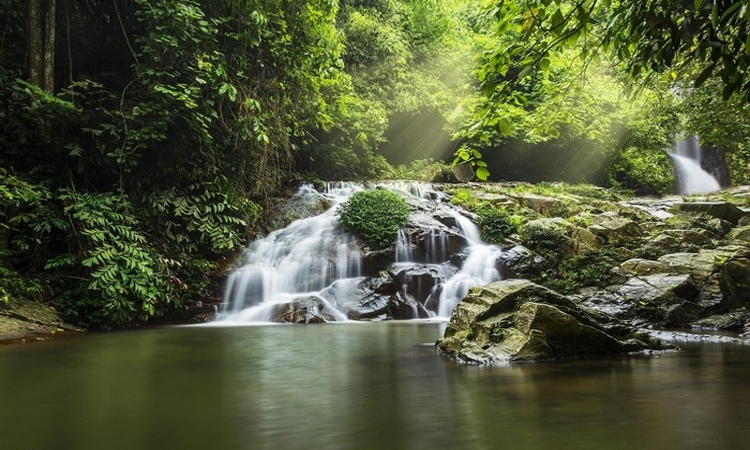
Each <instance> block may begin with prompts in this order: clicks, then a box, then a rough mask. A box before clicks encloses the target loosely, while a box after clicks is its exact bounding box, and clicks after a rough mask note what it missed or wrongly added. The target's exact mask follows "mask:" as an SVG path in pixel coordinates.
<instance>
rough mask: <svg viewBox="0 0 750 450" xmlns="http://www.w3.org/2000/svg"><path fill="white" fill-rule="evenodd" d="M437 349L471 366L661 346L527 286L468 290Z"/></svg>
mask: <svg viewBox="0 0 750 450" xmlns="http://www.w3.org/2000/svg"><path fill="white" fill-rule="evenodd" d="M437 348H438V349H439V350H440V351H442V352H444V353H446V354H448V355H450V356H452V357H453V358H455V359H457V360H459V361H462V362H465V363H471V364H486V363H491V362H495V361H509V362H514V361H540V360H552V359H561V358H574V357H593V356H607V355H614V354H622V353H625V352H631V351H640V350H644V349H661V348H663V346H662V343H661V342H660V341H659V340H657V339H653V338H651V337H650V336H648V335H646V334H644V333H641V332H639V331H637V330H636V329H634V328H632V327H629V326H627V325H626V324H624V323H622V322H620V321H617V320H616V319H614V318H612V317H609V316H606V315H604V314H601V313H598V312H593V311H587V310H584V309H583V308H581V307H579V306H577V305H576V304H575V303H573V302H572V301H571V300H570V299H569V298H567V297H564V296H562V295H560V294H558V293H556V292H554V291H551V290H549V289H547V288H544V287H542V286H539V285H536V284H534V283H532V282H530V281H528V280H504V281H499V282H496V283H492V284H490V285H487V286H482V287H477V288H473V289H472V290H471V291H470V292H469V295H468V296H467V297H466V298H465V299H464V300H463V302H461V303H459V304H458V306H457V307H456V308H455V309H454V311H453V313H452V314H451V319H450V322H449V323H448V326H447V327H446V331H445V335H444V338H443V339H442V340H440V341H438V343H437Z"/></svg>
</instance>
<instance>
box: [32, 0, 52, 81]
mask: <svg viewBox="0 0 750 450" xmlns="http://www.w3.org/2000/svg"><path fill="white" fill-rule="evenodd" d="M56 9H57V3H56V0H28V12H29V15H28V17H29V20H28V22H29V78H30V80H31V82H32V83H34V84H35V85H37V86H39V87H41V88H44V90H45V91H47V92H49V93H52V92H54V90H55V42H56V39H55V37H56V20H57V15H56Z"/></svg>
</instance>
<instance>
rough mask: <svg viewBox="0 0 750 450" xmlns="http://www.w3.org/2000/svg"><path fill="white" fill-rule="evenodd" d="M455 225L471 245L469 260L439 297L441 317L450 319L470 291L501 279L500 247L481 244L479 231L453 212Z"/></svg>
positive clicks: (439, 313) (449, 281)
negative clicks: (498, 267)
mask: <svg viewBox="0 0 750 450" xmlns="http://www.w3.org/2000/svg"><path fill="white" fill-rule="evenodd" d="M453 214H454V217H455V219H456V224H457V226H458V228H459V229H460V230H461V233H462V234H463V235H464V236H466V238H467V239H468V241H469V244H470V245H469V247H468V249H467V253H468V256H467V258H466V260H465V261H464V263H463V265H462V266H461V269H460V270H459V271H458V273H456V274H455V275H454V276H453V277H451V278H450V279H449V280H448V281H447V282H446V283H445V285H444V286H443V290H442V292H441V294H440V301H439V303H438V304H439V308H438V316H439V317H446V318H447V317H449V316H450V314H451V312H452V311H453V308H455V307H456V305H457V304H458V302H460V301H461V300H463V298H464V297H466V294H468V292H469V289H471V288H472V287H474V286H480V285H483V284H489V283H492V282H493V281H498V280H499V279H500V273H499V272H498V270H497V260H498V257H499V256H500V253H501V250H500V248H498V247H497V246H494V245H489V244H487V243H485V242H484V241H482V238H481V234H480V232H479V228H477V226H476V225H474V223H472V222H471V221H470V220H469V219H467V218H466V217H464V216H463V215H461V214H459V213H458V212H455V211H454V212H453Z"/></svg>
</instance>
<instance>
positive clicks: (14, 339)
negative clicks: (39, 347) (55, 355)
mask: <svg viewBox="0 0 750 450" xmlns="http://www.w3.org/2000/svg"><path fill="white" fill-rule="evenodd" d="M85 332H86V330H85V329H83V328H80V327H76V326H74V325H70V324H68V323H65V322H64V321H63V320H62V319H60V317H59V316H58V314H57V312H56V311H55V309H54V308H52V307H51V306H49V305H44V304H42V303H39V302H35V301H28V300H10V301H9V302H8V303H7V304H3V305H2V306H0V345H2V344H16V343H25V342H33V341H45V340H48V339H53V338H60V337H69V336H75V335H80V334H83V333H85Z"/></svg>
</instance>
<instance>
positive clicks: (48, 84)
mask: <svg viewBox="0 0 750 450" xmlns="http://www.w3.org/2000/svg"><path fill="white" fill-rule="evenodd" d="M46 6H47V10H46V11H45V13H44V22H45V33H44V34H45V35H44V90H45V91H47V92H49V93H50V94H54V92H55V28H56V27H55V26H56V21H55V18H56V17H57V16H56V14H55V9H56V2H55V0H47V4H46Z"/></svg>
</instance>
